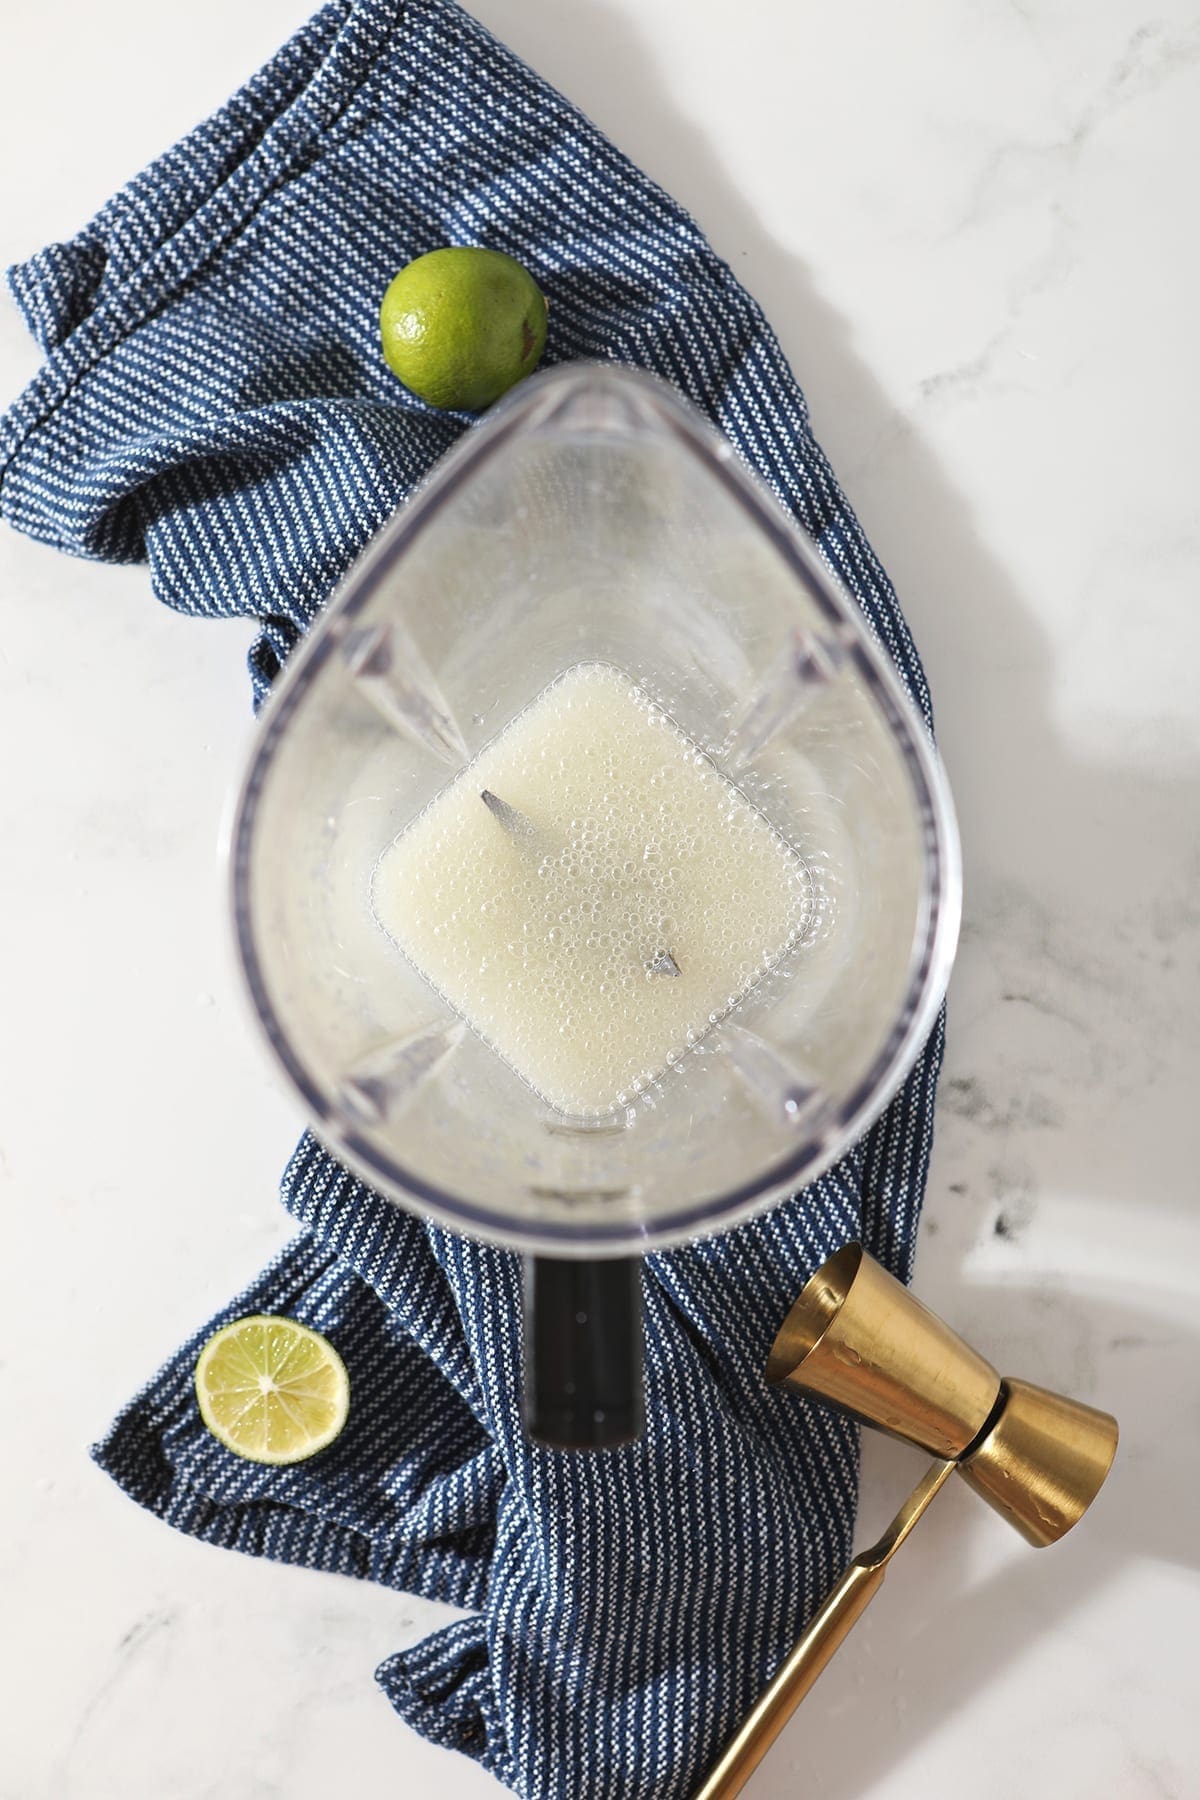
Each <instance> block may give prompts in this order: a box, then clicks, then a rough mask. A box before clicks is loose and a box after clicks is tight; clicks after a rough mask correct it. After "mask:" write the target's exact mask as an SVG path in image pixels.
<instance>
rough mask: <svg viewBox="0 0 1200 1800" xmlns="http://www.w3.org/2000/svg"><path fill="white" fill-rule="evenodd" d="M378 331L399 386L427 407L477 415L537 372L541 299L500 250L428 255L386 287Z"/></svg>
mask: <svg viewBox="0 0 1200 1800" xmlns="http://www.w3.org/2000/svg"><path fill="white" fill-rule="evenodd" d="M379 330H380V333H381V335H382V338H383V354H384V357H385V358H386V360H387V365H388V367H389V368H390V369H391V370H392V372H393V374H395V375H398V376H399V377H400V379H401V381H402V382H403V383H404V385H405V387H406V388H411V390H412V392H413V393H414V394H418V395H420V397H421V399H422V400H427V401H428V402H429V404H430V406H439V407H448V408H451V409H453V410H455V411H457V410H459V409H461V410H463V411H466V412H479V411H480V410H481V409H482V408H483V407H485V406H490V405H491V404H492V401H493V400H498V399H499V398H500V396H501V394H504V393H507V392H508V389H509V388H510V387H514V386H515V385H516V383H517V382H518V381H521V380H522V379H523V378H524V377H525V376H526V375H532V373H533V371H534V370H535V369H536V368H537V366H538V363H539V361H540V360H541V355H542V351H543V350H544V349H545V346H546V301H545V297H544V296H543V294H542V292H541V289H540V288H539V287H538V285H537V282H536V281H535V280H534V279H533V276H532V275H531V274H530V273H529V270H528V269H525V268H522V266H521V264H520V263H519V262H517V261H516V260H515V259H514V258H513V257H511V256H505V255H504V253H503V252H502V251H500V250H479V249H470V248H461V249H447V250H430V251H429V253H428V255H426V256H418V257H417V259H416V261H415V262H410V263H409V264H408V266H407V268H404V269H401V271H400V273H399V274H398V275H397V276H396V278H395V280H394V281H392V283H391V284H390V286H389V287H388V290H387V293H386V294H385V295H384V296H383V304H382V306H381V307H380V309H379Z"/></svg>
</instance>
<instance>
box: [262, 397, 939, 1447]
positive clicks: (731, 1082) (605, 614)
mask: <svg viewBox="0 0 1200 1800" xmlns="http://www.w3.org/2000/svg"><path fill="white" fill-rule="evenodd" d="M592 665H607V666H608V667H610V668H612V669H614V670H617V671H620V672H621V673H622V675H623V676H624V677H627V678H628V679H629V681H630V682H631V683H632V684H634V685H635V686H636V689H637V691H638V692H639V694H642V695H644V696H645V697H646V699H647V701H648V702H649V703H652V705H653V706H654V707H655V708H657V709H660V711H661V713H662V714H663V715H666V717H667V718H668V719H669V720H670V721H673V723H674V726H675V727H677V728H678V732H679V733H680V734H682V735H683V737H684V738H685V739H686V740H688V742H689V744H690V746H691V747H693V749H694V753H695V755H696V756H697V757H698V758H701V759H703V760H704V762H705V764H706V766H710V767H711V768H713V769H715V770H717V771H719V773H720V774H721V776H723V777H724V778H726V779H727V780H728V782H729V783H730V784H732V787H733V788H735V789H736V790H737V792H738V794H739V795H740V796H742V797H744V800H745V801H747V802H749V804H750V806H752V807H753V808H754V809H756V811H757V813H758V814H760V815H762V817H763V818H764V819H765V820H767V821H769V823H770V825H771V827H772V828H773V829H774V831H775V832H776V833H778V834H779V836H780V837H781V838H782V839H783V840H785V842H786V845H787V846H788V847H789V849H790V851H791V852H794V854H795V857H796V858H797V859H798V863H799V864H801V865H802V866H803V871H804V879H805V881H806V882H807V883H808V884H809V889H810V900H811V904H810V905H809V906H808V907H807V909H806V914H805V921H804V925H803V928H802V929H800V930H799V931H798V932H797V933H796V934H795V936H794V938H793V939H792V941H791V942H790V943H789V944H788V946H787V947H786V948H785V949H784V950H783V952H782V953H781V954H779V955H778V957H776V958H775V959H774V960H773V961H772V962H771V966H770V967H768V968H766V969H765V970H764V971H763V973H762V974H761V978H759V979H757V980H756V981H755V982H754V983H753V984H752V985H750V986H748V987H747V989H746V991H744V992H743V993H741V994H740V995H738V996H736V1003H735V1004H732V1005H731V1006H729V1007H726V1008H717V1009H713V1010H712V1011H711V1014H710V1015H709V1016H706V1018H705V1020H704V1022H703V1027H702V1029H700V1030H699V1031H696V1032H691V1033H689V1041H688V1042H687V1043H686V1045H685V1047H684V1048H683V1050H682V1053H681V1054H679V1055H677V1056H675V1057H674V1058H673V1059H672V1061H671V1062H670V1063H669V1064H668V1065H667V1066H666V1067H665V1068H664V1069H663V1070H661V1071H659V1072H657V1073H653V1074H652V1076H651V1078H650V1079H647V1080H646V1081H644V1082H638V1083H636V1084H634V1085H633V1087H632V1088H631V1089H630V1090H629V1091H625V1092H622V1093H621V1094H620V1095H619V1096H614V1097H613V1100H612V1103H611V1105H608V1106H606V1107H604V1106H602V1107H594V1108H591V1109H590V1110H589V1111H588V1112H587V1113H586V1114H581V1113H576V1112H573V1111H564V1110H561V1109H560V1108H557V1107H556V1106H555V1105H553V1104H551V1103H550V1102H548V1101H547V1100H546V1099H545V1098H544V1096H543V1095H542V1094H541V1093H540V1092H539V1091H538V1090H537V1089H536V1088H535V1087H534V1086H533V1085H531V1084H530V1083H529V1082H528V1081H527V1080H525V1079H523V1078H522V1075H521V1074H520V1073H519V1072H518V1071H517V1069H516V1068H514V1067H513V1066H512V1064H511V1063H510V1061H507V1060H505V1058H504V1057H503V1056H502V1055H501V1054H499V1053H498V1052H497V1050H496V1049H494V1048H493V1047H492V1044H491V1042H489V1040H488V1038H487V1037H486V1035H484V1034H482V1033H481V1032H480V1031H478V1030H476V1029H474V1028H473V1027H472V1025H471V1024H470V1023H469V1021H468V1019H466V1018H464V1016H463V1009H461V1008H456V1007H455V1006H454V1005H452V1004H451V1002H450V1001H449V1000H448V999H447V998H446V997H444V995H443V994H442V993H441V992H439V991H438V989H437V987H436V986H435V985H433V984H432V983H431V981H430V980H429V979H427V978H426V976H425V974H423V973H422V971H421V969H420V968H418V967H417V966H416V965H415V964H414V963H413V962H412V961H410V960H409V959H408V958H407V957H406V956H405V955H404V954H402V953H401V951H400V950H399V949H398V948H397V945H396V943H395V942H394V941H393V939H392V937H391V936H390V935H389V933H388V932H387V931H385V930H384V929H383V928H382V927H381V924H380V920H379V917H378V913H377V909H376V905H375V899H374V894H373V883H374V880H375V876H376V871H377V869H378V867H379V865H380V860H381V857H382V856H383V855H384V853H385V852H386V851H387V850H388V848H389V846H391V845H393V844H394V843H395V842H396V841H397V840H398V839H399V838H400V837H401V836H402V834H403V833H404V832H405V831H406V830H407V829H408V828H409V827H410V826H411V825H412V824H413V822H414V821H415V820H417V819H418V818H419V816H420V815H422V814H423V812H424V811H425V809H427V808H429V807H431V805H432V804H434V803H435V802H436V801H437V800H438V797H439V795H441V794H442V792H443V790H445V789H446V788H447V786H448V784H450V783H453V782H456V781H468V782H469V781H470V780H471V779H472V774H471V765H472V763H473V761H474V759H475V758H476V757H477V756H479V755H480V753H481V752H482V751H483V750H484V749H485V747H486V746H489V745H490V744H492V743H493V741H494V740H496V739H497V737H498V735H499V734H501V733H503V732H504V730H505V729H506V727H508V726H509V724H510V722H511V721H513V720H514V719H516V718H517V717H518V715H521V714H522V713H523V711H524V709H526V708H528V707H529V706H530V703H531V702H533V701H534V700H535V699H536V697H537V696H538V695H540V694H542V693H543V692H544V691H545V690H547V689H548V688H549V687H550V686H551V684H553V683H554V682H555V681H556V680H558V679H559V678H561V677H563V675H564V672H565V671H570V670H573V669H578V668H580V667H581V666H592ZM498 841H499V840H498ZM497 853H498V854H499V853H501V852H500V851H498V852H497ZM503 853H504V854H508V853H509V846H507V845H506V846H504V848H503ZM232 876H233V906H234V915H235V923H236V936H237V944H238V948H239V953H240V958H241V961H242V964H243V967H244V971H245V975H246V978H247V981H248V984H249V988H250V992H251V995H252V997H253V1002H254V1007H255V1009H256V1012H257V1014H258V1017H259V1018H260V1020H261V1022H262V1025H263V1027H264V1029H265V1032H266V1037H267V1041H268V1043H269V1045H270V1048H271V1050H272V1052H273V1053H274V1056H275V1058H276V1060H277V1061H278V1063H279V1064H280V1065H281V1067H282V1069H283V1070H284V1072H285V1073H286V1076H287V1077H288V1079H289V1080H290V1082H291V1084H292V1086H293V1087H294V1088H295V1090H296V1092H297V1093H298V1094H299V1096H300V1098H301V1100H302V1102H303V1104H304V1106H305V1108H306V1109H307V1112H308V1115H309V1117H310V1119H311V1121H312V1123H313V1126H314V1129H315V1130H316V1132H317V1133H318V1135H319V1136H320V1137H321V1138H322V1139H323V1140H324V1141H325V1142H326V1143H327V1144H328V1145H329V1146H330V1147H331V1148H332V1149H333V1150H334V1151H336V1153H337V1154H338V1155H339V1156H340V1157H342V1158H343V1159H344V1161H345V1162H346V1163H348V1164H349V1165H350V1166H351V1167H352V1168H353V1169H354V1170H355V1171H356V1172H357V1173H358V1174H359V1175H361V1176H362V1178H363V1179H364V1180H365V1181H367V1182H368V1183H369V1184H370V1185H371V1186H372V1187H374V1188H375V1189H377V1190H378V1191H379V1192H381V1193H383V1194H385V1195H386V1196H388V1197H389V1198H391V1199H393V1200H395V1201H397V1202H399V1203H400V1204H401V1205H404V1206H407V1207H411V1208H415V1209H416V1210H418V1211H419V1212H421V1213H422V1214H425V1215H427V1216H429V1217H431V1218H433V1219H435V1220H437V1221H439V1222H440V1223H442V1224H444V1225H446V1226H449V1227H451V1228H453V1229H455V1230H459V1231H463V1232H466V1233H469V1234H473V1235H476V1236H479V1237H483V1238H487V1239H490V1240H492V1241H494V1242H497V1243H500V1244H505V1245H511V1246H514V1247H516V1248H518V1249H520V1250H522V1251H524V1252H526V1254H527V1271H528V1273H527V1282H526V1318H525V1344H526V1418H527V1423H528V1426H529V1429H530V1431H531V1434H532V1435H533V1436H534V1437H535V1438H538V1439H539V1440H541V1441H545V1442H552V1443H556V1444H559V1445H563V1446H573V1447H599V1446H607V1445H611V1444H615V1443H619V1442H623V1441H627V1439H628V1438H629V1437H630V1436H631V1435H634V1434H636V1432H637V1430H638V1429H639V1428H640V1423H639V1421H640V1377H641V1326H640V1271H639V1261H638V1258H639V1256H640V1253H642V1252H644V1251H645V1250H647V1249H649V1248H652V1247H661V1246H663V1245H668V1244H671V1243H674V1242H678V1241H680V1240H683V1239H685V1238H688V1237H691V1236H694V1235H696V1234H699V1233H704V1232H710V1231H713V1230H716V1229H719V1228H723V1227H727V1226H730V1225H732V1224H734V1223H735V1222H737V1221H739V1220H742V1219H745V1218H747V1217H748V1216H749V1215H751V1214H752V1213H754V1212H757V1211H759V1210H761V1209H762V1208H765V1207H767V1206H769V1205H771V1203H772V1202H774V1201H778V1200H779V1199H781V1198H782V1197H783V1196H785V1195H787V1194H790V1193H793V1192H794V1191H795V1190H796V1189H798V1188H800V1187H802V1186H803V1185H804V1184H805V1183H806V1182H808V1181H810V1180H812V1179H813V1178H814V1177H815V1176H816V1175H817V1174H818V1173H819V1172H820V1171H821V1170H822V1169H823V1168H824V1167H825V1166H826V1165H828V1164H829V1163H830V1162H832V1161H833V1160H834V1159H835V1158H836V1157H838V1156H839V1155H840V1154H841V1152H842V1151H843V1150H845V1149H846V1147H847V1146H848V1145H849V1143H850V1142H851V1141H852V1140H853V1139H854V1138H855V1137H857V1136H858V1135H859V1134H860V1133H861V1132H862V1131H863V1130H864V1129H865V1128H866V1126H867V1125H868V1124H869V1123H870V1122H871V1120H872V1119H873V1118H874V1116H875V1115H876V1114H877V1113H878V1112H879V1111H880V1110H881V1109H882V1107H883V1106H884V1105H885V1103H886V1101H887V1100H888V1098H889V1097H890V1095H891V1094H892V1092H893V1091H894V1090H895V1088H896V1087H897V1085H898V1084H899V1082H900V1081H901V1079H902V1078H903V1076H904V1074H905V1072H906V1071H907V1069H908V1067H909V1066H910V1064H911V1063H912V1061H913V1059H914V1057H915V1056H916V1054H917V1052H918V1050H919V1048H920V1046H921V1044H922V1042H923V1041H924V1038H925V1035H926V1033H927V1032H928V1030H929V1028H930V1026H931V1024H932V1021H933V1018H934V1015H935V1012H936V1009H937V1006H938V1004H939V1002H940V999H941V996H942V993H943V991H944V988H945V984H946V981H947V978H948V975H949V969H950V963H951V960H952V957H953V952H954V946H955V941H956V935H957V928H958V914H959V895H960V878H959V864H958V846H957V838H956V833H955V827H954V822H953V813H952V807H951V802H950V797H949V793H948V791H947V787H946V784H945V781H944V778H943V776H942V774H941V771H940V768H939V765H938V762H937V760H936V756H935V752H934V750H933V747H932V744H931V742H930V740H929V737H928V734H927V731H926V729H925V726H924V723H923V721H922V720H921V719H920V717H919V716H918V714H917V713H916V712H915V710H914V709H913V707H912V706H911V704H910V702H909V700H908V699H907V697H906V695H905V693H904V691H903V689H902V687H901V685H900V683H899V681H898V680H897V678H896V676H895V674H894V672H893V670H892V668H891V665H890V664H889V662H888V661H887V659H886V657H885V656H884V655H883V654H882V652H881V651H880V649H879V648H878V647H877V645H876V644H875V643H874V642H873V641H872V639H871V637H870V635H869V633H868V631H867V628H866V626H865V623H864V621H863V618H862V616H861V614H860V613H859V611H858V609H857V607H856V606H855V605H854V603H853V602H852V601H851V600H850V599H849V598H848V597H847V596H846V595H845V594H844V593H843V591H842V590H841V589H840V587H839V586H838V584H837V583H836V582H835V581H834V579H833V578H832V577H831V575H830V574H829V572H828V570H827V569H826V568H825V566H824V565H823V563H822V562H821V561H820V559H819V557H818V555H817V554H816V552H815V550H814V549H813V547H812V546H811V545H810V544H809V543H808V541H807V540H806V539H804V538H803V537H802V536H801V534H799V533H798V532H797V530H796V529H795V527H794V526H793V525H792V524H791V522H790V521H789V520H788V519H787V518H786V516H785V515H784V513H783V512H782V510H781V509H780V508H779V506H778V505H777V504H776V502H775V501H774V500H773V499H772V498H771V497H770V496H769V495H768V494H767V493H766V492H765V491H764V490H762V489H761V488H760V487H759V486H758V485H757V483H756V482H755V481H753V480H752V478H751V477H749V476H748V475H747V473H746V472H745V471H744V470H743V469H742V467H741V466H740V465H739V463H738V462H737V460H736V457H735V454H734V452H733V450H732V448H731V446H730V445H729V444H728V443H726V442H725V441H724V440H723V439H721V438H720V437H718V436H717V435H716V434H715V433H714V432H713V431H712V430H711V428H710V427H709V426H708V425H707V423H706V422H705V421H704V420H702V419H701V417H700V416H699V415H698V414H697V413H696V412H695V411H694V410H693V409H692V408H691V407H689V406H688V405H687V404H685V403H684V402H683V401H682V400H681V399H680V398H679V397H678V396H677V395H676V394H674V392H673V391H672V390H670V389H669V388H667V387H666V386H665V385H663V384H661V383H659V382H657V381H656V380H654V379H652V378H650V377H647V376H643V375H639V374H634V373H632V372H630V371H627V370H621V369H617V368H613V367H599V366H597V367H593V366H590V365H572V366H567V367H563V368H559V369H556V370H554V371H551V372H549V373H547V374H544V375H541V376H537V377H535V378H533V379H532V380H530V381H528V382H526V383H524V384H523V385H522V386H521V387H520V388H519V389H518V390H517V391H516V393H515V394H514V395H513V396H512V397H510V399H509V400H508V401H507V402H505V403H504V404H503V405H501V406H500V407H499V408H497V409H495V411H494V412H493V413H491V414H490V415H489V416H488V417H487V419H486V420H485V421H484V422H483V423H482V424H481V425H479V426H478V427H477V428H476V429H474V430H472V431H470V432H468V433H467V434H466V435H465V436H464V437H463V439H462V440H461V441H460V442H459V444H458V445H457V446H456V447H455V449H454V450H453V451H452V453H451V454H450V455H449V456H448V457H447V458H446V459H445V460H444V462H443V463H442V464H441V465H440V466H439V467H438V469H437V470H436V471H435V472H434V474H433V476H432V477H431V478H430V480H429V481H428V483H427V485H426V486H425V487H424V488H423V489H422V490H421V491H420V492H419V493H418V494H417V495H416V497H414V498H413V499H412V500H410V501H409V502H408V504H407V505H405V506H404V507H402V508H401V509H400V510H399V511H398V512H397V514H396V515H395V516H394V518H392V519H391V520H390V521H389V523H388V524H387V525H386V526H385V527H384V528H383V529H382V531H380V533H379V534H378V535H377V537H376V538H375V539H374V541H373V542H372V543H371V545H370V546H369V547H368V548H367V550H366V551H365V553H364V554H363V556H362V557H361V558H360V560H359V561H358V563H357V564H356V565H355V567H354V568H353V569H352V570H351V572H350V574H349V575H348V576H347V578H346V580H345V582H344V583H343V585H342V587H341V588H340V590H339V591H338V593H337V594H336V595H335V597H334V598H333V599H332V601H331V602H330V604H329V606H328V608H327V610H326V611H325V613H324V615H323V616H322V618H321V620H320V621H319V623H318V624H317V626H316V627H315V628H314V630H313V632H312V633H311V635H310V637H309V638H308V640H307V641H306V642H305V644H304V645H303V646H302V647H301V649H300V650H299V651H298V652H297V654H296V656H295V658H294V660H293V662H292V663H291V664H290V666H289V667H288V669H287V671H286V673H285V675H284V676H283V678H282V679H281V680H280V682H279V684H278V687H277V690H276V692H275V693H274V694H273V696H272V698H271V701H270V704H269V706H268V707H267V709H266V712H265V715H264V718H263V720H262V725H261V729H260V733H259V736H258V739H257V743H256V747H255V749H254V752H253V756H252V760H251V763H250V767H249V770H248V773H247V776H246V780H245V784H244V788H243V792H242V795H241V799H240V803H239V806H238V809H237V812H236V816H235V820H234V826H233V833H232ZM401 899H403V896H401ZM687 978H688V970H687V968H684V969H683V972H682V974H681V975H680V976H679V979H680V980H682V981H686V980H687ZM583 1030H584V1033H585V1034H586V1030H587V1026H586V1021H585V1022H584V1025H583Z"/></svg>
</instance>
